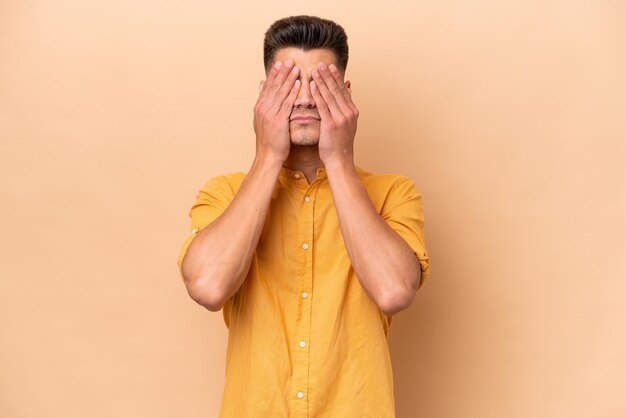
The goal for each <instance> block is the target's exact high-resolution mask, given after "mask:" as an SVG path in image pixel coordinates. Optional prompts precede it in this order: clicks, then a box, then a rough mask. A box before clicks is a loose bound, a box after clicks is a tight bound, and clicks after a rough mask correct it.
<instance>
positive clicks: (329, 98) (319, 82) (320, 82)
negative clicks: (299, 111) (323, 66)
mask: <svg viewBox="0 0 626 418" xmlns="http://www.w3.org/2000/svg"><path fill="white" fill-rule="evenodd" d="M313 80H314V81H315V87H316V88H317V90H318V91H319V93H320V95H321V96H322V98H323V99H324V101H325V102H326V105H327V106H328V110H330V113H331V114H332V116H333V118H335V119H337V118H343V117H344V116H343V113H342V112H341V109H340V108H339V105H338V104H337V101H336V100H335V96H334V95H333V94H332V93H331V92H330V90H329V89H328V86H326V83H324V79H323V78H322V76H321V75H320V73H319V72H318V71H317V70H313Z"/></svg>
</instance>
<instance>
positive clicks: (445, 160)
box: [0, 0, 626, 418]
mask: <svg viewBox="0 0 626 418" xmlns="http://www.w3.org/2000/svg"><path fill="white" fill-rule="evenodd" d="M297 14H313V15H317V16H321V17H325V18H329V19H332V20H335V21H336V22H338V23H339V24H341V25H342V26H343V27H344V28H345V29H346V31H347V34H348V40H349V45H350V60H349V64H348V70H347V79H349V80H351V81H352V90H353V98H354V101H355V103H356V105H357V107H358V108H359V110H360V112H361V115H360V117H359V127H358V131H357V137H356V140H355V153H356V155H355V162H356V163H357V164H358V165H361V166H363V167H364V168H366V169H368V170H370V171H374V172H396V173H400V174H403V175H406V176H408V177H410V178H412V179H413V180H415V182H416V185H417V187H418V190H419V191H420V192H422V195H423V205H424V211H425V217H426V228H425V231H426V242H427V248H428V250H429V252H430V256H431V263H432V264H431V268H432V275H431V277H430V279H429V281H428V282H427V284H426V285H425V287H424V288H423V289H421V290H420V292H419V293H418V296H417V297H416V299H415V302H414V304H413V305H412V306H411V307H410V308H409V309H407V310H405V311H403V312H401V313H399V314H398V315H397V316H396V318H395V320H394V322H393V324H392V327H391V330H390V335H389V342H390V350H391V356H392V361H393V366H394V374H395V377H394V378H395V392H396V407H397V415H398V417H401V418H404V417H408V418H412V417H424V418H528V417H533V418H537V417H538V418H589V417H594V418H596V417H599V418H619V417H624V416H626V400H625V398H624V393H626V373H625V371H626V335H625V334H626V332H625V328H626V327H625V324H624V322H625V321H624V320H625V319H626V308H625V307H626V303H625V302H626V298H625V296H624V294H625V292H626V257H625V256H624V251H625V250H626V238H625V237H626V222H625V220H624V214H625V213H626V181H625V180H626V175H625V168H624V163H625V162H626V145H625V140H626V24H625V22H626V3H624V2H623V1H609V0H604V1H594V2H590V1H567V2H566V1H538V0H533V1H508V2H502V1H482V2H470V1H467V2H463V1H459V2H454V1H440V2H425V1H417V2H409V1H403V2H383V3H380V2H376V3H371V4H368V3H362V2H359V1H355V0H350V1H346V2H339V3H338V2H334V1H328V0H322V1H317V2H309V3H306V4H304V5H298V4H296V3H295V2H279V1H270V2H265V3H262V2H248V3H242V2H234V3H225V2H220V3H214V2H206V1H176V2H175V1H171V0H169V1H165V0H164V1H145V0H144V1H121V0H112V1H108V2H101V1H94V0H75V1H69V0H68V1H47V2H41V1H17V0H14V1H10V0H0V167H1V170H2V176H1V179H0V195H1V199H2V203H1V204H0V226H1V234H0V235H1V238H0V257H1V260H0V275H1V276H0V277H1V281H0V416H1V417H3V418H5V417H6V418H35V417H46V418H82V417H90V418H104V417H151V418H160V417H163V418H165V417H168V418H169V417H185V418H194V417H198V418H200V417H216V416H217V412H218V410H219V404H220V398H221V393H222V388H223V384H224V365H225V358H224V356H225V350H226V337H227V329H226V327H225V325H224V323H223V318H222V312H219V313H213V312H210V311H208V310H206V309H204V308H202V307H201V306H199V305H197V304H196V303H195V302H193V301H192V300H191V299H190V298H189V297H188V295H187V293H186V290H185V288H184V285H183V283H182V280H181V279H180V277H179V274H178V270H177V266H176V260H177V257H178V252H179V250H180V248H181V246H182V244H183V241H184V239H185V238H186V237H187V235H188V233H189V218H188V212H189V209H190V207H191V205H192V204H193V202H194V201H195V196H196V193H197V191H198V190H199V189H200V187H201V186H202V185H203V184H204V182H205V181H206V180H207V179H208V178H209V177H211V176H214V175H217V174H222V173H226V172H232V171H248V169H249V167H250V165H251V163H252V159H253V157H254V152H255V142H254V141H255V138H254V131H253V129H252V109H253V106H254V103H255V101H256V98H257V96H258V84H259V81H260V80H262V79H264V77H265V76H264V72H263V65H262V40H263V34H264V32H265V30H266V29H267V28H268V27H269V26H270V24H271V23H272V22H274V21H275V20H276V19H278V18H281V17H285V16H289V15H297ZM329 384H332V382H329ZM242 396H245V393H242ZM341 418H344V417H341ZM349 418H351V417H349Z"/></svg>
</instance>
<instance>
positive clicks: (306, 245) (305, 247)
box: [302, 242, 309, 250]
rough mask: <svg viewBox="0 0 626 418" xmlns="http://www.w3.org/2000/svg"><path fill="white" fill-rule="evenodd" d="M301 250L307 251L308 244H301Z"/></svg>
mask: <svg viewBox="0 0 626 418" xmlns="http://www.w3.org/2000/svg"><path fill="white" fill-rule="evenodd" d="M302 248H304V249H305V250H307V249H308V248H309V244H307V243H306V242H305V243H304V244H302Z"/></svg>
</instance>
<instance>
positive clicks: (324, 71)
mask: <svg viewBox="0 0 626 418" xmlns="http://www.w3.org/2000/svg"><path fill="white" fill-rule="evenodd" d="M331 65H332V64H331ZM319 73H320V75H321V76H322V79H323V80H324V83H325V84H326V87H327V88H328V90H329V91H330V92H331V93H332V95H333V97H334V98H335V101H336V102H337V105H338V106H339V110H341V113H342V114H343V115H344V116H348V115H349V114H350V113H352V109H350V106H348V103H346V98H345V96H344V91H343V90H344V88H343V87H344V86H343V83H342V82H341V80H340V81H339V83H338V82H337V80H336V79H335V77H334V76H333V74H332V73H331V71H330V68H329V67H327V66H326V64H324V63H322V64H321V65H320V66H319Z"/></svg>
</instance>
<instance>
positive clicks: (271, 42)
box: [263, 15, 348, 73]
mask: <svg viewBox="0 0 626 418" xmlns="http://www.w3.org/2000/svg"><path fill="white" fill-rule="evenodd" d="M286 47H297V48H301V49H303V50H304V51H307V50H309V49H314V48H327V49H330V50H332V51H333V53H334V54H335V57H336V58H337V68H338V69H339V71H341V72H343V73H345V71H346V67H347V66H348V36H347V35H346V32H345V31H344V30H343V28H342V27H341V26H339V25H338V24H336V23H335V22H333V21H331V20H327V19H322V18H320V17H316V16H306V15H301V16H290V17H285V18H283V19H280V20H277V21H276V22H274V23H272V26H270V27H269V29H268V30H267V31H266V32H265V39H264V41H263V62H264V65H265V72H266V73H267V72H268V71H269V69H270V68H271V67H272V65H273V63H274V56H275V55H276V51H277V50H278V49H280V48H286Z"/></svg>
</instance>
